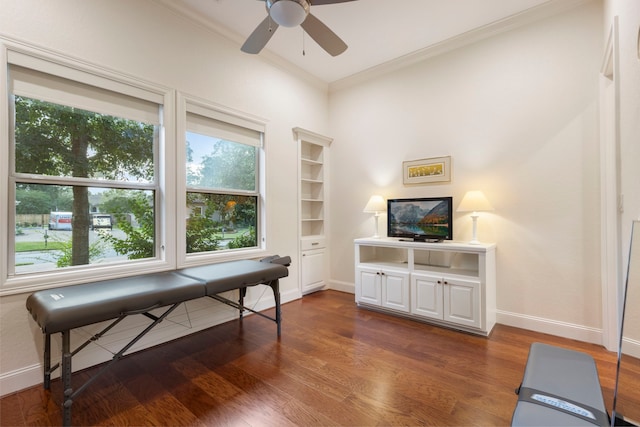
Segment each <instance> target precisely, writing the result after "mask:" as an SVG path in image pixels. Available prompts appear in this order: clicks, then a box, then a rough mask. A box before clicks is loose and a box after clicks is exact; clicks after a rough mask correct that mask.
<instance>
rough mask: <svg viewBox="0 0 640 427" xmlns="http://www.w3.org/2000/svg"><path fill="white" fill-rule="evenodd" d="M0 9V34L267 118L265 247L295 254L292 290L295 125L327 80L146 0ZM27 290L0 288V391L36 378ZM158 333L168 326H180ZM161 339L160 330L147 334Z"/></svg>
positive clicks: (30, 0) (319, 109)
mask: <svg viewBox="0 0 640 427" xmlns="http://www.w3.org/2000/svg"><path fill="white" fill-rule="evenodd" d="M0 10H1V11H2V12H0V36H3V37H5V38H7V39H11V40H16V41H19V42H25V43H28V44H31V45H36V46H39V47H43V48H46V49H50V50H53V51H57V52H60V53H62V54H64V55H67V56H71V57H74V58H78V59H81V60H83V61H86V62H89V63H91V64H94V65H97V66H102V67H105V68H108V69H111V70H115V71H118V72H122V73H125V74H128V75H131V76H134V77H136V78H140V79H143V80H146V81H150V82H152V83H155V84H160V85H164V86H167V87H170V88H175V89H177V90H179V91H182V92H184V93H187V94H192V95H196V96H198V97H200V98H204V99H207V100H209V101H212V102H215V103H217V104H220V105H223V106H225V107H228V108H233V109H236V110H240V111H243V112H245V113H248V114H252V115H255V116H258V117H262V118H265V119H266V120H267V122H268V123H267V134H266V142H265V144H266V153H267V218H268V223H267V229H266V231H267V239H268V247H267V250H268V251H269V252H270V253H278V254H280V255H291V256H292V258H293V264H292V267H291V269H290V273H289V274H290V275H289V277H288V278H286V279H284V280H282V281H281V291H282V294H283V299H284V300H285V301H286V300H287V299H291V298H296V297H299V295H300V293H299V290H298V283H297V279H296V278H297V277H298V265H299V262H298V259H297V229H296V227H295V224H296V221H297V209H296V206H297V199H296V193H297V186H296V182H297V169H296V164H297V151H296V145H295V142H294V139H293V134H292V128H294V127H296V126H300V127H303V128H306V129H309V130H312V131H314V132H318V133H327V128H328V95H327V86H326V84H324V83H320V82H318V81H314V79H312V78H311V77H310V76H304V75H302V76H301V73H302V72H301V71H300V70H296V72H295V74H294V73H293V72H291V69H289V70H287V69H282V68H280V67H279V66H276V65H275V64H272V63H267V62H265V61H264V60H263V59H262V57H258V56H253V55H247V54H244V53H241V52H240V46H239V45H236V44H234V43H233V42H230V41H228V40H227V39H225V38H223V37H221V36H219V35H217V34H215V33H214V32H212V31H211V30H209V29H207V28H204V27H202V26H200V25H198V24H195V23H193V22H189V21H187V20H186V19H184V18H182V17H180V16H177V15H176V14H174V13H173V12H172V11H170V10H169V9H168V8H166V6H162V5H161V4H159V3H156V2H154V1H151V0H137V1H129V0H94V1H90V2H87V1H83V0H56V1H55V2H49V1H42V0H0ZM296 76H299V77H296ZM301 77H302V78H301ZM3 206H4V204H3ZM292 224H294V225H293V226H292ZM269 293H270V291H269ZM269 293H267V294H266V296H267V299H269V295H268V294H269ZM26 297H27V295H24V294H21V295H11V296H3V297H1V298H0V394H5V393H7V392H11V391H13V390H16V389H19V388H22V387H25V386H28V385H32V384H36V383H38V382H40V381H41V376H40V371H39V364H40V363H41V359H42V343H41V334H40V332H39V330H38V329H37V327H36V326H35V323H34V322H33V321H32V320H30V316H29V315H28V313H27V311H26V309H25V299H26ZM271 301H273V300H272V299H271ZM218 305H220V304H218ZM210 306H211V307H210V308H209V310H214V311H215V310H218V309H217V308H216V307H215V306H214V305H213V302H211V304H210ZM223 307H224V306H223ZM220 310H221V311H220V313H225V312H224V311H222V309H220ZM215 317H216V315H215V314H214V315H213V316H209V317H208V318H206V319H200V320H199V322H200V323H197V322H196V323H197V324H196V325H194V326H197V328H202V327H205V326H206V325H207V323H208V324H211V322H214V321H219V319H215ZM192 320H194V319H192ZM164 333H165V334H166V335H167V336H172V335H171V334H173V336H175V335H180V334H183V333H184V330H182V332H181V331H173V332H171V333H169V332H167V331H166V330H165V332H164ZM274 334H275V326H274ZM160 335H162V334H160ZM158 339H162V337H155V338H153V339H151V340H150V341H153V340H158ZM54 344H55V343H54ZM54 348H55V347H54ZM54 351H55V350H54ZM107 357H109V355H108V354H105V355H102V354H98V353H94V355H93V360H91V359H92V357H91V356H90V357H88V359H87V360H86V361H85V362H81V363H79V364H76V366H81V365H82V364H85V365H87V364H91V363H95V361H96V360H98V359H100V358H103V360H104V359H105V358H107Z"/></svg>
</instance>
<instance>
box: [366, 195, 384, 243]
mask: <svg viewBox="0 0 640 427" xmlns="http://www.w3.org/2000/svg"><path fill="white" fill-rule="evenodd" d="M386 210H387V202H385V200H384V198H383V197H382V196H378V195H374V196H371V198H370V199H369V201H368V202H367V205H366V206H365V207H364V210H363V212H367V213H373V214H374V218H375V219H376V231H375V233H374V234H373V238H374V239H378V238H380V236H379V235H378V217H379V216H380V214H381V213H383V212H385V211H386Z"/></svg>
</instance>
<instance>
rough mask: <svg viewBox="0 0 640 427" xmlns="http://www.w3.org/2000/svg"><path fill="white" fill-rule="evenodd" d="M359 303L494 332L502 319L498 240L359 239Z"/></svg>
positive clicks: (482, 332) (468, 329)
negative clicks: (498, 315)
mask: <svg viewBox="0 0 640 427" xmlns="http://www.w3.org/2000/svg"><path fill="white" fill-rule="evenodd" d="M354 243H355V273H356V277H355V291H356V295H355V300H356V303H357V304H358V306H360V307H363V308H368V309H372V310H378V311H382V312H385V313H389V314H395V315H400V316H404V317H408V318H411V319H415V320H420V321H424V322H429V323H434V324H437V325H440V326H445V327H449V328H453V329H458V330H462V331H466V332H471V333H475V334H479V335H485V336H486V335H489V333H490V332H491V329H492V328H493V325H494V324H495V322H496V273H495V271H496V265H495V252H496V245H495V244H480V245H472V244H469V243H460V242H447V243H430V242H428V241H424V242H423V241H421V242H415V241H411V240H410V241H399V240H396V239H389V238H386V239H385V238H379V239H356V240H355V242H354Z"/></svg>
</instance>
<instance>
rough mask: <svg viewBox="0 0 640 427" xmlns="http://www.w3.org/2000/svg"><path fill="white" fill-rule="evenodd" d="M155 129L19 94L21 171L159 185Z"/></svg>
mask: <svg viewBox="0 0 640 427" xmlns="http://www.w3.org/2000/svg"><path fill="white" fill-rule="evenodd" d="M155 134H156V129H155V126H154V125H150V124H144V123H141V122H138V121H135V120H127V119H123V118H119V117H114V116H109V115H105V114H98V113H93V112H89V111H85V110H81V109H78V108H73V107H67V106H63V105H58V104H54V103H50V102H45V101H39V100H36V99H31V98H26V97H21V96H16V97H15V157H16V159H15V168H16V172H18V173H29V174H40V175H48V176H64V177H80V178H93V179H109V180H117V181H129V182H140V183H152V182H153V181H154V167H153V147H154V138H155Z"/></svg>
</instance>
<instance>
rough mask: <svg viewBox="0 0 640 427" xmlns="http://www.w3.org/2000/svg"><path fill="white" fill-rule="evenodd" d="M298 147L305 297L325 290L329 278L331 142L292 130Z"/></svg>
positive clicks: (303, 292) (303, 289)
mask: <svg viewBox="0 0 640 427" xmlns="http://www.w3.org/2000/svg"><path fill="white" fill-rule="evenodd" d="M293 132H294V135H295V137H296V141H297V144H298V161H299V164H298V177H299V182H298V194H299V208H298V214H299V215H298V217H299V233H298V234H299V238H300V259H301V262H300V287H301V292H302V294H307V293H310V292H314V291H317V290H319V289H322V288H323V287H324V286H325V284H326V281H327V277H328V261H329V260H328V255H327V243H328V241H327V238H326V235H327V232H328V218H327V216H326V212H327V209H328V203H327V200H326V195H327V194H328V185H329V184H328V168H329V146H330V144H331V142H332V139H331V138H328V137H326V136H322V135H319V134H316V133H314V132H310V131H307V130H304V129H301V128H294V129H293Z"/></svg>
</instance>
